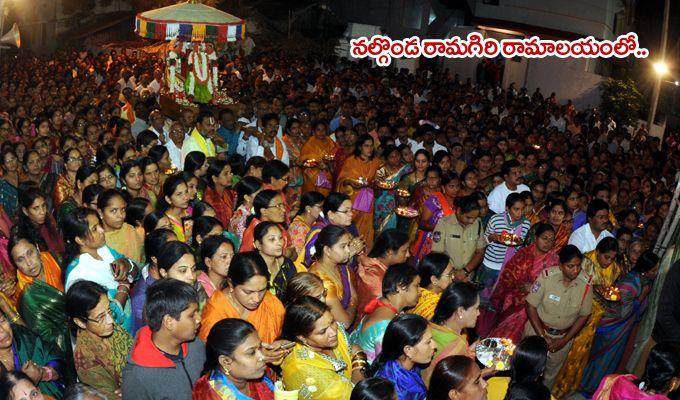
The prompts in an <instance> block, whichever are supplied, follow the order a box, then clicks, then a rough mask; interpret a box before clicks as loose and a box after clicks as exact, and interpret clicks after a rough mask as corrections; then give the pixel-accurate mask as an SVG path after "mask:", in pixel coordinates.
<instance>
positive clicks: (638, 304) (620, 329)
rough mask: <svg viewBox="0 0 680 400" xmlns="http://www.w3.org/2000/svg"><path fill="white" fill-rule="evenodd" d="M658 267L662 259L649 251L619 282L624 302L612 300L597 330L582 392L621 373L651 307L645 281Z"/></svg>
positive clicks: (654, 273)
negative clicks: (633, 335)
mask: <svg viewBox="0 0 680 400" xmlns="http://www.w3.org/2000/svg"><path fill="white" fill-rule="evenodd" d="M658 266H659V257H658V256H657V255H656V254H654V253H653V252H652V251H651V250H647V251H645V252H644V253H642V255H641V256H640V257H639V258H638V260H637V263H636V264H635V267H634V268H633V269H632V270H631V271H629V272H628V273H627V274H626V275H624V276H623V277H621V278H620V279H619V280H618V281H617V282H616V287H617V288H619V291H620V293H621V300H620V301H616V302H615V301H608V302H606V304H605V305H604V315H603V316H602V319H601V320H600V325H599V326H598V327H597V330H596V331H595V339H594V340H593V347H592V349H591V350H590V357H589V360H588V366H587V367H586V369H585V371H584V373H583V379H582V380H581V387H580V389H579V391H581V392H584V393H586V394H591V393H593V392H594V391H595V390H596V389H597V386H598V385H599V384H600V381H601V380H602V378H603V377H604V376H605V375H609V374H613V373H615V372H616V371H617V367H618V365H619V363H620V361H621V358H622V357H623V352H624V350H625V348H626V343H627V342H628V338H629V336H630V334H631V332H632V331H633V327H634V326H635V325H636V324H637V322H638V321H639V319H640V316H641V315H642V313H643V312H644V311H645V309H646V306H647V301H646V300H647V299H646V296H644V297H643V294H644V287H645V281H649V280H650V279H652V280H653V279H654V277H655V276H656V273H657V272H658Z"/></svg>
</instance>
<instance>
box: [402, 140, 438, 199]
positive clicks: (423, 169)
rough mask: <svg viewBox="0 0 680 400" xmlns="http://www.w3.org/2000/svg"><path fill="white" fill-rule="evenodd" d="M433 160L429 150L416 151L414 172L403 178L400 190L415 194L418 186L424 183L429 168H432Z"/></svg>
mask: <svg viewBox="0 0 680 400" xmlns="http://www.w3.org/2000/svg"><path fill="white" fill-rule="evenodd" d="M402 154H403V153H402ZM431 159H432V156H430V153H429V152H428V151H427V150H425V149H420V150H418V151H416V154H415V155H414V156H413V166H412V168H411V169H412V171H411V172H409V173H408V174H406V175H404V176H403V177H402V178H401V181H400V182H399V188H401V189H406V190H408V192H409V193H413V192H414V191H415V189H416V186H417V185H418V184H419V183H421V182H423V181H424V180H425V178H426V177H427V168H428V167H429V166H430V160H431Z"/></svg>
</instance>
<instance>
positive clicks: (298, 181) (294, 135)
mask: <svg viewBox="0 0 680 400" xmlns="http://www.w3.org/2000/svg"><path fill="white" fill-rule="evenodd" d="M283 142H284V143H285V145H286V148H287V149H288V157H289V158H290V181H289V182H288V186H287V187H286V197H287V199H288V204H289V205H290V208H291V210H298V209H299V207H300V197H301V196H302V193H306V192H303V191H302V185H303V183H304V176H303V173H302V166H301V165H302V164H301V162H300V160H301V158H300V155H301V154H302V152H301V150H302V146H303V145H304V144H305V137H304V136H303V135H302V131H301V130H300V121H299V120H298V119H296V118H289V119H288V121H286V128H285V129H284V130H283Z"/></svg>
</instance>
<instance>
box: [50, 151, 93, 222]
mask: <svg viewBox="0 0 680 400" xmlns="http://www.w3.org/2000/svg"><path fill="white" fill-rule="evenodd" d="M64 156H65V157H64V161H65V168H64V172H62V173H61V174H59V176H58V177H57V183H56V184H55V187H54V193H53V197H52V203H53V204H54V209H55V210H59V207H60V206H61V203H63V202H64V201H66V200H67V199H68V198H69V197H71V196H73V193H75V189H76V187H75V185H76V172H78V169H79V168H80V167H81V166H82V165H83V157H82V155H81V154H80V152H79V151H78V150H77V149H75V148H72V149H69V150H68V151H66V152H65V154H64ZM83 187H85V186H83Z"/></svg>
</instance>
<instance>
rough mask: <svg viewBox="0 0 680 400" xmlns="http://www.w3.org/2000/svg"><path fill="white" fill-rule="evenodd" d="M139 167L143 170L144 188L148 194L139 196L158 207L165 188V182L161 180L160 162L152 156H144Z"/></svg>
mask: <svg viewBox="0 0 680 400" xmlns="http://www.w3.org/2000/svg"><path fill="white" fill-rule="evenodd" d="M139 167H140V168H141V170H142V176H143V177H144V184H143V185H142V189H144V192H145V193H146V196H143V195H142V196H137V197H141V198H145V199H147V200H149V202H150V203H151V206H152V207H154V208H155V207H156V203H157V202H158V196H159V195H160V194H161V190H162V189H163V184H162V182H161V173H160V167H159V166H158V163H157V162H156V161H154V160H153V159H152V158H151V157H142V158H141V159H140V160H139Z"/></svg>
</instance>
